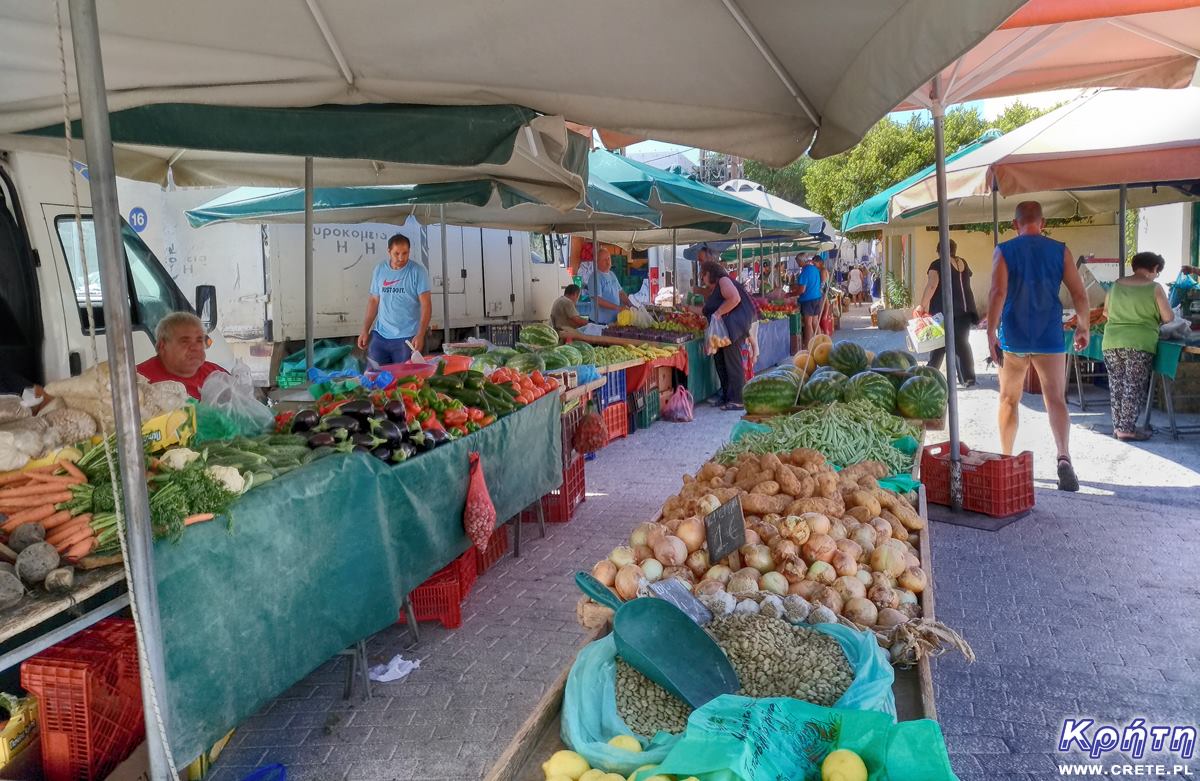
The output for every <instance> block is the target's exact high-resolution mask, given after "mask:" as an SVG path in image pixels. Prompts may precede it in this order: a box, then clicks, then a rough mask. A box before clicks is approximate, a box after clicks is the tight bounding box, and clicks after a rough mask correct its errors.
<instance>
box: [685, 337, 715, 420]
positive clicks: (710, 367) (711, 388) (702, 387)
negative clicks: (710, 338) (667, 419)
mask: <svg viewBox="0 0 1200 781" xmlns="http://www.w3.org/2000/svg"><path fill="white" fill-rule="evenodd" d="M683 347H684V349H685V350H687V361H688V362H687V375H688V377H687V388H688V392H689V393H691V394H692V400H693V401H694V402H695V403H696V404H699V403H700V402H702V401H706V400H707V399H709V398H711V397H712V396H713V395H714V394H715V393H716V392H717V391H718V390H720V388H721V383H720V381H719V380H718V379H717V365H716V364H715V363H713V359H712V356H711V355H705V354H704V340H703V339H692V340H691V341H689V342H685V343H684V345H683Z"/></svg>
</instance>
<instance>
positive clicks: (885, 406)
mask: <svg viewBox="0 0 1200 781" xmlns="http://www.w3.org/2000/svg"><path fill="white" fill-rule="evenodd" d="M842 399H843V400H844V401H867V402H870V403H871V404H873V405H875V406H876V407H878V408H879V409H881V410H883V411H884V412H889V413H890V412H894V411H895V409H896V388H895V386H893V385H892V383H891V382H890V381H889V380H888V378H887V377H884V376H883V375H881V374H876V373H875V372H869V371H867V372H859V373H858V374H856V375H854V376H853V377H851V378H850V380H849V381H848V382H847V383H846V389H845V391H843V393H842Z"/></svg>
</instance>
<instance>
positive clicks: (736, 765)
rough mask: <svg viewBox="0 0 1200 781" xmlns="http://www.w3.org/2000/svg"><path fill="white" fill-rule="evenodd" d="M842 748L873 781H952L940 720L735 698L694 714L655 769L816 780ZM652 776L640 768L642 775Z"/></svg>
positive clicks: (727, 779)
mask: <svg viewBox="0 0 1200 781" xmlns="http://www.w3.org/2000/svg"><path fill="white" fill-rule="evenodd" d="M839 748H844V749H849V750H851V751H853V752H855V753H856V754H858V755H859V756H860V757H862V759H863V761H864V762H865V763H866V765H867V772H868V773H869V775H868V778H869V779H870V781H955V775H954V772H953V771H952V770H951V769H950V757H949V756H948V755H947V753H946V743H945V740H944V739H943V738H942V731H941V729H940V728H939V727H938V725H937V722H935V721H929V720H927V719H921V720H918V721H902V722H900V723H899V724H896V723H894V722H893V721H892V719H891V718H889V717H888V716H886V715H885V714H882V713H875V712H873V711H858V710H843V709H840V708H822V707H821V706H819V705H813V704H811V703H807V702H804V701H802V700H795V699H762V700H754V699H750V698H748V697H737V696H735V695H732V694H724V695H722V696H720V697H718V698H716V699H715V700H712V701H711V702H709V703H708V704H707V705H705V706H704V707H703V708H700V709H698V710H696V711H695V712H694V713H692V716H691V718H689V719H688V726H687V731H686V732H684V733H683V737H681V738H680V739H679V740H678V741H677V742H676V743H675V745H674V746H673V747H672V748H671V751H670V753H669V754H668V755H667V757H666V759H664V760H663V761H662V762H661V764H659V765H658V767H657V768H655V770H654V772H657V773H663V774H667V775H673V776H675V777H676V778H683V777H685V776H696V777H697V778H698V779H700V781H776V779H780V778H789V779H792V778H794V779H801V778H805V779H807V778H819V777H820V764H821V761H822V760H823V759H824V758H825V756H826V755H828V754H829V752H831V751H834V750H835V749H839ZM650 775H652V773H651V772H650V771H643V772H642V773H639V774H638V775H637V778H638V779H639V781H644V779H646V778H649V777H650Z"/></svg>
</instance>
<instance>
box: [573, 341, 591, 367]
mask: <svg viewBox="0 0 1200 781" xmlns="http://www.w3.org/2000/svg"><path fill="white" fill-rule="evenodd" d="M571 346H572V347H574V348H575V349H576V350H578V351H579V354H580V356H582V358H583V360H581V361H580V363H587V364H594V363H595V362H596V348H595V347H592V346H591V345H590V344H588V343H587V342H571Z"/></svg>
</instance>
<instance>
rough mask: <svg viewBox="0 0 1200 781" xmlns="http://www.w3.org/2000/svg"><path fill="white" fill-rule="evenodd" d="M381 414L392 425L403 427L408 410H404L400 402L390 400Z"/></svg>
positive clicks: (406, 420)
mask: <svg viewBox="0 0 1200 781" xmlns="http://www.w3.org/2000/svg"><path fill="white" fill-rule="evenodd" d="M383 414H384V415H386V416H387V419H388V420H390V421H392V422H393V423H397V424H400V425H403V424H405V423H407V422H408V410H406V409H405V408H404V402H402V401H398V400H392V401H389V402H388V403H387V404H384V405H383Z"/></svg>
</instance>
